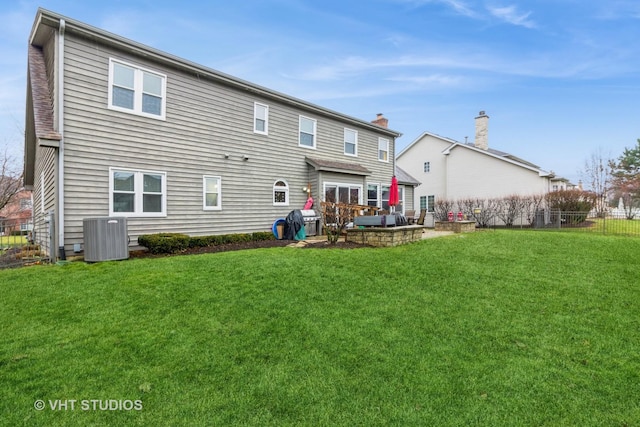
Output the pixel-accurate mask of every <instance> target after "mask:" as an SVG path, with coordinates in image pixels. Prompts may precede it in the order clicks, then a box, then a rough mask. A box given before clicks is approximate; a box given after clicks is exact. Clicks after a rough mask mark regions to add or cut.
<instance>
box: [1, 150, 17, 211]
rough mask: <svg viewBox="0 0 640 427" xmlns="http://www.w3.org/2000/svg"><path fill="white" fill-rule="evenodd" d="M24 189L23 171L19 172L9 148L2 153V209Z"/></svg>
mask: <svg viewBox="0 0 640 427" xmlns="http://www.w3.org/2000/svg"><path fill="white" fill-rule="evenodd" d="M21 189H22V172H21V171H20V172H18V169H17V167H15V161H14V159H13V158H12V157H11V156H10V155H9V153H8V150H7V149H5V150H4V153H3V154H2V155H0V210H2V208H4V207H5V206H7V205H8V204H9V203H10V202H11V201H12V200H13V197H14V196H15V195H16V194H17V193H18V192H19V191H20V190H21Z"/></svg>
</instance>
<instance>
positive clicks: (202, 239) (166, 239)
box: [138, 231, 275, 254]
mask: <svg viewBox="0 0 640 427" xmlns="http://www.w3.org/2000/svg"><path fill="white" fill-rule="evenodd" d="M274 239H275V237H274V235H273V233H271V232H268V231H259V232H256V233H243V234H220V235H214V236H193V237H191V236H188V235H186V234H180V233H157V234H143V235H141V236H138V244H140V245H141V246H144V247H146V248H147V249H149V252H151V253H152V254H174V253H178V252H183V251H184V250H186V249H188V248H202V247H207V246H218V245H224V244H229V243H240V242H257V241H262V240H274Z"/></svg>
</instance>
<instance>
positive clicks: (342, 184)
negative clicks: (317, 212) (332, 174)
mask: <svg viewBox="0 0 640 427" xmlns="http://www.w3.org/2000/svg"><path fill="white" fill-rule="evenodd" d="M327 187H335V188H336V197H337V198H339V193H340V190H339V189H340V188H348V189H349V199H351V190H352V189H357V190H358V203H357V204H359V205H362V200H363V197H364V195H363V192H364V190H363V185H362V184H349V183H346V182H333V181H326V182H324V183H323V184H322V201H325V202H326V201H327V200H326V195H327ZM337 202H338V203H341V202H340V200H338V201H337ZM349 203H351V200H349Z"/></svg>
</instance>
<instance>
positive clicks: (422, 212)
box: [416, 209, 427, 225]
mask: <svg viewBox="0 0 640 427" xmlns="http://www.w3.org/2000/svg"><path fill="white" fill-rule="evenodd" d="M425 216H427V210H426V209H420V216H419V217H418V221H417V222H416V224H418V225H424V217H425Z"/></svg>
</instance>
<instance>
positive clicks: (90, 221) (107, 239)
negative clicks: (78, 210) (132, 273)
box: [82, 217, 129, 262]
mask: <svg viewBox="0 0 640 427" xmlns="http://www.w3.org/2000/svg"><path fill="white" fill-rule="evenodd" d="M82 229H83V232H84V260H85V261H87V262H97V261H113V260H119V259H127V258H129V234H128V231H127V218H121V217H107V218H85V219H83V220H82Z"/></svg>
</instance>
